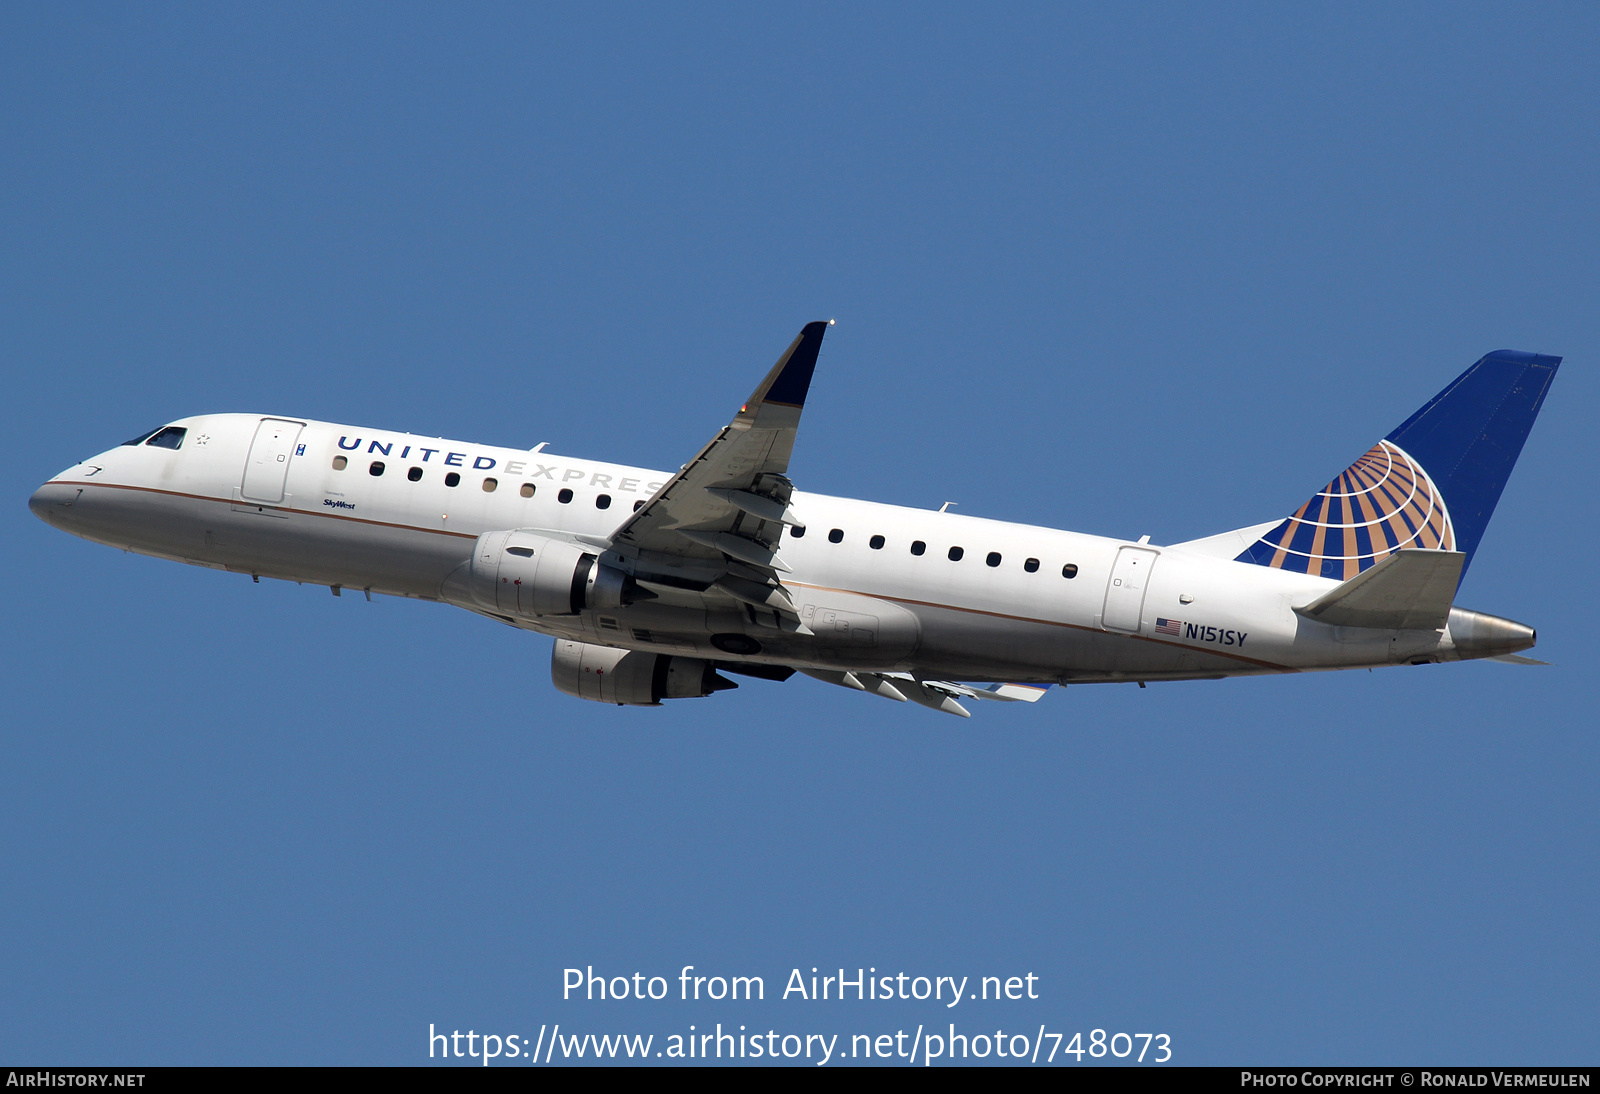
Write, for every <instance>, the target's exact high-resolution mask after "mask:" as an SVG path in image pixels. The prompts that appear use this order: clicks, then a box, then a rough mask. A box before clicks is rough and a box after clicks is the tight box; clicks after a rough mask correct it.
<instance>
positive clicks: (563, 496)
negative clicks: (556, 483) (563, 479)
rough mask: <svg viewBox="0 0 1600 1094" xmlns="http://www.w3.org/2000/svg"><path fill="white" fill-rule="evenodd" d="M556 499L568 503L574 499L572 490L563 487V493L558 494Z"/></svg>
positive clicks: (563, 503)
mask: <svg viewBox="0 0 1600 1094" xmlns="http://www.w3.org/2000/svg"><path fill="white" fill-rule="evenodd" d="M556 500H557V501H559V502H560V503H561V504H562V505H565V504H567V502H569V501H571V500H572V491H571V490H566V489H563V490H562V491H561V493H559V494H557V495H556Z"/></svg>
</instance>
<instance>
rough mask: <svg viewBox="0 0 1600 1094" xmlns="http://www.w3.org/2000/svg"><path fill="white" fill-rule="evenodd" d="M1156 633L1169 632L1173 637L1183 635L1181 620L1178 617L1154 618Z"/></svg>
mask: <svg viewBox="0 0 1600 1094" xmlns="http://www.w3.org/2000/svg"><path fill="white" fill-rule="evenodd" d="M1156 633H1157V634H1170V635H1172V637H1174V638H1181V637H1183V621H1182V620H1179V619H1161V618H1159V617H1158V618H1157V619H1156Z"/></svg>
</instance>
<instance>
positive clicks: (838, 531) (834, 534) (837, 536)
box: [828, 528, 844, 543]
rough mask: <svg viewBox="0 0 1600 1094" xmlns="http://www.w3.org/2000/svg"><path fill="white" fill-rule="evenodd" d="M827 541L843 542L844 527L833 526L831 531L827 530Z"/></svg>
mask: <svg viewBox="0 0 1600 1094" xmlns="http://www.w3.org/2000/svg"><path fill="white" fill-rule="evenodd" d="M828 542H829V543H842V542H844V529H843V528H835V529H834V530H833V531H831V532H829V533H828Z"/></svg>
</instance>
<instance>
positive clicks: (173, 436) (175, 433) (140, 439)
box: [122, 425, 189, 449]
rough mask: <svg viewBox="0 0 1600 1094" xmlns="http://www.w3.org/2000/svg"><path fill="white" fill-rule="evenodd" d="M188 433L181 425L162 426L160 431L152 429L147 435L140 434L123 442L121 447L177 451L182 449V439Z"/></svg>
mask: <svg viewBox="0 0 1600 1094" xmlns="http://www.w3.org/2000/svg"><path fill="white" fill-rule="evenodd" d="M188 432H189V431H188V430H187V429H185V428H183V426H181V425H168V426H163V427H161V428H160V429H152V430H151V431H150V432H148V433H141V434H139V435H138V436H137V437H135V438H134V439H133V440H131V441H123V442H122V447H124V448H126V447H128V446H129V445H140V444H148V445H152V446H154V447H156V448H172V449H178V448H182V447H183V437H184V434H186V433H188Z"/></svg>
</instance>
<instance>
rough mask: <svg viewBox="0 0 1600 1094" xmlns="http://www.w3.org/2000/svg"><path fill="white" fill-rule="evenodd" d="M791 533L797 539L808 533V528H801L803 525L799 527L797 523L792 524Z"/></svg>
mask: <svg viewBox="0 0 1600 1094" xmlns="http://www.w3.org/2000/svg"><path fill="white" fill-rule="evenodd" d="M789 534H790V535H791V536H793V537H794V538H795V539H799V538H800V537H801V536H803V535H805V534H806V530H805V529H804V528H801V527H798V526H795V525H791V526H790V527H789Z"/></svg>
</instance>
